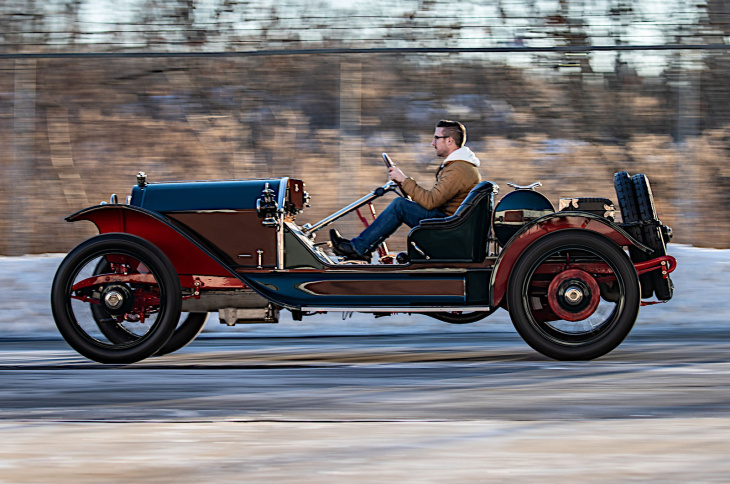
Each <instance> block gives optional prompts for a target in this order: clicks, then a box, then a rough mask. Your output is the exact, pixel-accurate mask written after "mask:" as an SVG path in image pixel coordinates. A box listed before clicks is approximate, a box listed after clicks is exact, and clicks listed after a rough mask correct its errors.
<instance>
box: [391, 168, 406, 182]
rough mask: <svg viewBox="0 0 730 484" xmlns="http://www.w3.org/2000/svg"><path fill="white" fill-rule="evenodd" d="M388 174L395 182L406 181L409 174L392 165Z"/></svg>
mask: <svg viewBox="0 0 730 484" xmlns="http://www.w3.org/2000/svg"><path fill="white" fill-rule="evenodd" d="M388 176H390V179H391V180H393V181H394V182H398V183H403V182H404V181H406V178H408V177H407V176H405V175H404V174H403V172H402V171H401V170H400V168H398V167H395V166H391V167H390V168H389V169H388Z"/></svg>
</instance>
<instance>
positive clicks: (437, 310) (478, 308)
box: [301, 306, 492, 313]
mask: <svg viewBox="0 0 730 484" xmlns="http://www.w3.org/2000/svg"><path fill="white" fill-rule="evenodd" d="M491 310H492V308H491V307H490V306H468V307H443V306H439V307H407V308H404V307H375V306H368V307H362V308H357V307H351V306H349V307H317V306H308V307H302V308H301V311H314V312H318V313H321V312H358V313H451V312H456V311H461V312H473V311H491Z"/></svg>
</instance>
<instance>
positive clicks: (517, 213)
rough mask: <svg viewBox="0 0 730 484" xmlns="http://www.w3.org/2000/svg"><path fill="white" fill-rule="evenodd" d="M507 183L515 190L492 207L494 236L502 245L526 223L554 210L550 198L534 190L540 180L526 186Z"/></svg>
mask: <svg viewBox="0 0 730 484" xmlns="http://www.w3.org/2000/svg"><path fill="white" fill-rule="evenodd" d="M509 185H510V186H511V187H514V188H515V190H514V191H513V192H510V193H508V194H507V195H505V196H504V197H502V199H501V200H500V201H499V203H498V204H497V206H496V207H495V208H494V222H493V226H494V236H495V237H496V239H497V242H498V243H499V245H500V246H502V247H504V246H505V245H506V244H507V242H508V241H509V239H511V238H512V236H513V235H514V234H516V233H517V232H518V231H519V230H520V229H521V228H522V227H524V226H525V225H527V224H528V223H530V222H532V221H533V220H535V219H538V218H540V217H543V216H545V215H549V214H551V213H554V212H555V209H554V208H553V205H552V203H550V200H548V199H547V197H545V195H543V194H541V193H538V192H536V191H535V188H536V187H538V186H541V184H540V182H537V183H533V184H532V185H529V186H526V187H523V186H519V185H514V184H512V183H510V184H509Z"/></svg>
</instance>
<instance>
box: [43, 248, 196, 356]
mask: <svg viewBox="0 0 730 484" xmlns="http://www.w3.org/2000/svg"><path fill="white" fill-rule="evenodd" d="M102 261H106V262H102ZM105 263H108V264H109V267H110V272H109V273H106V274H98V273H95V271H96V269H97V267H99V265H100V264H105ZM181 305H182V295H181V288H180V281H179V279H178V277H177V273H176V271H175V268H174V266H173V265H172V263H171V262H170V261H169V260H168V259H167V257H166V256H165V255H164V254H163V253H162V252H161V251H160V250H159V249H158V248H157V247H155V246H154V245H152V244H151V243H149V242H147V241H145V240H144V239H141V238H139V237H136V236H133V235H128V234H104V235H99V236H97V237H94V238H91V239H89V240H87V241H86V242H84V243H82V244H81V245H79V246H78V247H76V248H75V249H73V250H72V251H71V252H70V253H69V254H68V255H67V256H66V258H65V259H64V260H63V262H62V263H61V265H60V267H59V269H58V271H57V272H56V277H55V278H54V280H53V287H52V290H51V309H52V312H53V317H54V319H55V321H56V326H57V327H58V329H59V331H60V332H61V335H62V336H63V337H64V339H65V340H66V341H67V342H68V344H69V345H70V346H71V347H72V348H74V349H75V350H76V351H78V352H79V353H80V354H81V355H83V356H85V357H87V358H89V359H92V360H94V361H98V362H100V363H133V362H136V361H140V360H142V359H144V358H147V357H149V356H152V355H153V354H155V353H157V352H158V351H160V350H161V349H162V347H163V346H164V345H165V343H167V342H168V340H169V339H170V337H171V336H172V334H173V332H174V331H175V327H176V326H177V322H178V320H179V319H180V309H181ZM92 306H99V307H100V308H103V310H104V311H103V312H100V311H96V310H90V307H92ZM100 316H102V318H101V319H99V317H100ZM104 325H108V326H109V327H112V328H115V329H106V330H102V329H100V327H103V326H104ZM122 328H123V330H124V331H123V333H122V331H121V329H122ZM121 334H124V338H121V337H120V335H121ZM109 335H114V336H112V337H110V336H109Z"/></svg>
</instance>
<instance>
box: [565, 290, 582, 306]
mask: <svg viewBox="0 0 730 484" xmlns="http://www.w3.org/2000/svg"><path fill="white" fill-rule="evenodd" d="M564 297H565V302H566V303H568V304H570V305H572V306H575V305H578V304H580V303H581V301H583V291H582V290H581V288H580V287H578V286H570V287H568V288H567V289H566V290H565V296H564Z"/></svg>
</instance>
